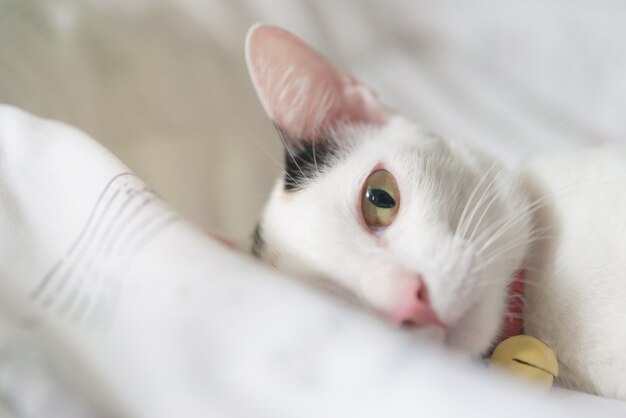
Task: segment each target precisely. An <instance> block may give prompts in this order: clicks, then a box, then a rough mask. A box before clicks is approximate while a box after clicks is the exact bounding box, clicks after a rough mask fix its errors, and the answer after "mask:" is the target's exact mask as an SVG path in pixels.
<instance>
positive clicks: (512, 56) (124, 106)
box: [0, 0, 626, 244]
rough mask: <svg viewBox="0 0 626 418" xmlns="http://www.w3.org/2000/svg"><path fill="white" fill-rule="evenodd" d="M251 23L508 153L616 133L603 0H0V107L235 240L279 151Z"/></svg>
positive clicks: (622, 127)
mask: <svg viewBox="0 0 626 418" xmlns="http://www.w3.org/2000/svg"><path fill="white" fill-rule="evenodd" d="M257 21H264V22H267V23H272V24H276V25H280V26H283V27H285V28H287V29H289V30H291V31H293V32H294V33H296V34H297V35H299V36H300V37H302V38H304V39H305V40H307V42H309V43H310V44H312V45H313V46H315V47H316V48H317V49H319V50H320V51H321V52H322V53H323V54H325V55H327V56H328V57H329V58H330V59H331V60H332V61H334V62H335V63H336V64H337V66H339V67H340V68H343V69H345V70H347V71H350V72H352V73H353V74H354V75H356V77H357V78H359V79H361V80H362V81H363V82H365V83H366V84H369V85H370V86H372V87H373V88H374V89H375V90H377V91H378V93H379V95H380V97H381V98H382V100H383V101H384V102H385V103H387V104H388V105H389V106H390V107H392V108H394V109H397V110H398V111H399V112H401V113H404V114H405V115H407V116H409V117H410V118H412V119H413V120H415V121H416V122H418V123H420V124H422V125H424V126H426V127H428V128H430V129H432V130H435V131H437V132H439V133H440V134H443V135H447V136H450V137H456V138H460V139H464V140H466V141H469V142H472V143H475V144H477V145H480V146H482V147H485V148H486V149H487V150H488V151H489V152H491V153H493V154H496V155H498V156H500V157H502V158H504V159H505V161H506V162H507V163H509V164H518V163H520V162H521V161H523V160H524V159H526V158H528V157H530V156H531V155H532V154H533V153H536V152H541V151H548V150H553V149H559V148H567V147H579V146H585V145H589V144H601V143H607V142H621V141H624V140H625V139H626V135H625V134H626V117H624V113H625V110H626V77H625V76H624V74H626V25H625V24H624V22H625V21H626V3H625V2H623V1H619V0H614V1H611V0H596V1H593V2H591V1H574V0H545V1H540V0H525V1H514V0H499V1H497V2H494V1H487V0H477V1H471V2H470V1H466V2H464V1H452V0H439V1H432V0H431V1H429V0H397V1H392V2H390V1H376V0H335V1H330V0H328V1H304V0H302V1H294V0H237V1H235V0H0V102H4V103H9V104H13V105H17V106H19V107H22V108H24V109H26V110H27V111H29V112H32V113H35V114H37V115H40V116H45V117H50V118H55V119H59V120H61V121H64V122H67V123H70V124H72V125H75V126H77V127H78V128H80V129H82V130H84V131H86V132H87V133H88V134H90V135H92V136H93V137H95V138H96V139H97V140H98V141H100V142H101V143H102V144H103V145H104V146H106V147H107V148H108V149H110V150H111V151H112V152H113V153H114V154H116V155H117V156H118V157H119V158H120V159H122V160H123V161H124V162H125V163H126V164H127V165H128V166H129V167H130V168H131V169H132V170H134V171H135V172H136V173H138V174H139V175H140V176H141V177H142V178H143V179H144V180H145V181H146V182H147V183H148V184H150V185H151V186H152V187H153V188H154V189H156V191H157V192H158V193H160V194H161V195H162V196H163V197H165V199H166V200H168V201H169V202H170V203H171V204H172V205H173V206H175V207H176V208H177V209H179V210H180V211H181V212H182V213H183V214H184V215H186V216H187V217H188V218H189V219H190V220H191V221H192V222H194V223H196V224H197V225H199V226H200V227H202V228H203V229H205V230H208V231H215V232H219V233H221V234H223V235H224V236H226V237H229V238H231V239H234V240H235V241H236V242H238V243H241V244H243V243H245V242H246V241H247V239H248V237H249V235H250V232H251V230H252V228H253V225H254V223H255V221H256V219H257V217H258V215H259V212H260V210H261V208H262V205H263V203H264V201H265V199H266V196H267V194H268V193H269V190H270V188H271V185H272V183H273V181H274V179H275V177H276V176H277V175H278V173H279V168H278V165H279V164H281V163H282V159H283V157H282V149H281V147H280V143H279V140H278V137H277V136H276V134H275V132H274V130H273V127H272V126H271V123H270V122H269V121H268V120H266V118H265V115H264V114H263V111H262V109H261V106H260V104H259V103H258V101H257V98H256V95H255V93H254V91H253V89H252V86H251V83H250V82H249V80H248V76H247V72H246V68H245V62H244V54H243V44H244V38H245V34H246V31H247V29H248V27H249V26H250V25H252V24H253V23H255V22H257ZM84 175H89V173H85V174H84Z"/></svg>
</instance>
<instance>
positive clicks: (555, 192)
mask: <svg viewBox="0 0 626 418" xmlns="http://www.w3.org/2000/svg"><path fill="white" fill-rule="evenodd" d="M524 175H525V177H526V179H527V183H528V187H529V189H530V190H532V192H533V194H534V196H533V197H534V198H536V199H542V201H543V202H544V203H545V206H542V207H540V208H539V210H538V211H537V220H536V223H537V227H541V228H545V227H548V228H549V229H550V230H551V231H550V233H549V234H548V238H547V239H544V240H540V241H537V244H536V248H535V250H534V251H533V252H532V258H531V260H530V262H531V265H532V267H533V269H532V270H529V272H528V281H529V283H530V284H531V285H529V286H528V287H527V291H526V297H527V303H528V307H527V309H526V315H527V319H526V322H525V326H526V332H527V333H528V334H530V335H535V336H537V337H539V338H541V339H542V340H544V341H546V342H547V343H548V344H549V345H550V346H551V347H552V348H553V349H554V350H555V352H556V353H557V355H558V358H559V362H560V369H561V372H560V382H561V384H563V385H565V386H568V387H572V388H576V389H580V390H584V391H587V392H592V393H596V394H599V395H603V396H608V397H613V398H620V399H625V400H626V357H625V356H624V353H625V352H626V150H621V149H613V148H600V149H593V150H585V151H579V152H572V153H566V154H560V155H554V156H545V157H542V158H539V159H537V160H535V161H533V162H531V163H530V164H528V166H527V167H526V168H525V170H524Z"/></svg>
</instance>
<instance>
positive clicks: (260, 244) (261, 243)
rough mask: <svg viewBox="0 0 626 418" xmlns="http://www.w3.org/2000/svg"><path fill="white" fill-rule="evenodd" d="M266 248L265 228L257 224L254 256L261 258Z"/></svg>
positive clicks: (254, 238) (253, 245)
mask: <svg viewBox="0 0 626 418" xmlns="http://www.w3.org/2000/svg"><path fill="white" fill-rule="evenodd" d="M264 248H265V240H264V239H263V228H261V224H260V223H259V224H257V225H256V228H254V233H253V234H252V255H253V256H255V257H256V258H261V254H262V253H263V249H264Z"/></svg>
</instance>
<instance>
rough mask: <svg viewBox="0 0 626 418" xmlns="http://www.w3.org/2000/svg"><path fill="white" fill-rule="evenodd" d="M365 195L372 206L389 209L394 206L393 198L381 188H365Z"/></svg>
mask: <svg viewBox="0 0 626 418" xmlns="http://www.w3.org/2000/svg"><path fill="white" fill-rule="evenodd" d="M365 197H367V200H369V201H370V202H371V203H372V204H373V205H374V206H377V207H379V208H382V209H391V208H393V207H395V206H396V201H395V200H393V197H391V195H390V194H389V193H387V192H386V191H384V190H381V189H367V191H366V192H365Z"/></svg>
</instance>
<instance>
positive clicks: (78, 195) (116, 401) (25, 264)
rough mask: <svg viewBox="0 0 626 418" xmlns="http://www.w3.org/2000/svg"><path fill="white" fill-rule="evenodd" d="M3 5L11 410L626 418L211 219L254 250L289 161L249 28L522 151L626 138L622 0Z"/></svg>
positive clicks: (1, 379) (506, 148)
mask: <svg viewBox="0 0 626 418" xmlns="http://www.w3.org/2000/svg"><path fill="white" fill-rule="evenodd" d="M566 3H567V4H566ZM3 7H4V9H3V13H4V16H5V20H4V23H5V24H3V25H2V27H1V28H0V32H1V33H0V35H2V36H1V37H0V39H2V41H0V63H2V64H0V65H1V66H2V68H3V71H2V75H0V101H1V102H3V103H7V104H8V105H3V106H1V107H0V232H1V235H2V239H1V240H0V289H1V291H0V322H1V323H2V327H1V328H0V329H1V330H2V331H1V332H0V394H1V395H2V396H0V415H1V414H4V415H6V416H28V417H31V416H32V417H39V416H40V417H69V416H72V417H73V416H76V417H83V416H85V417H100V416H102V417H105V416H106V417H108V416H129V417H130V416H132V417H150V418H155V417H156V418H158V417H172V416H180V417H196V416H198V417H200V416H202V417H206V416H271V417H279V416H281V417H282V416H284V417H293V416H298V417H300V416H302V417H307V416H311V417H319V416H346V415H348V414H350V415H357V416H364V417H368V416H372V417H377V416H420V415H426V416H461V415H463V416H474V415H476V416H502V414H505V413H506V414H507V415H510V416H529V415H530V414H532V415H533V416H544V415H545V416H559V415H564V414H568V415H570V416H589V414H597V415H600V414H601V415H602V416H624V414H625V413H626V406H625V405H624V404H623V403H622V402H619V401H612V400H607V399H601V398H597V397H594V396H591V395H585V394H581V393H577V392H573V391H565V390H559V389H556V390H554V391H552V392H550V393H549V394H547V395H546V394H541V393H537V392H535V391H534V390H532V388H527V387H524V386H523V385H520V384H518V383H517V382H514V381H510V380H509V379H508V378H507V377H505V376H498V375H494V374H493V373H490V372H488V371H487V370H486V369H485V367H484V366H483V365H480V364H474V363H471V362H468V361H467V360H466V359H463V358H460V357H458V356H456V355H454V354H452V353H446V352H443V351H441V350H439V349H434V348H432V347H429V346H425V345H423V344H422V343H420V342H419V341H415V339H413V338H411V336H410V335H409V334H407V333H404V332H402V331H401V330H396V329H392V328H390V327H388V326H387V325H386V324H384V323H383V322H382V321H380V320H378V319H377V318H374V317H371V316H370V315H368V314H366V313H363V312H360V311H359V310H356V309H354V307H352V306H350V305H348V304H346V303H345V302H343V301H342V300H340V299H335V298H333V297H331V296H329V295H327V294H324V293H321V292H319V291H317V290H315V289H311V288H308V287H307V286H304V285H302V284H300V283H298V282H296V281H294V280H292V279H290V278H286V277H283V276H282V275H280V274H279V273H277V272H275V271H272V270H270V269H268V268H266V267H265V266H262V265H260V264H259V263H257V262H256V261H255V260H253V259H251V258H250V257H248V256H247V255H245V254H242V253H240V252H238V251H233V250H231V249H228V248H226V247H224V246H223V245H222V244H220V243H219V242H217V241H215V240H213V239H212V238H210V237H209V236H208V235H207V234H206V233H205V232H206V231H215V232H219V233H220V234H222V235H225V236H228V237H229V238H231V239H233V240H234V241H235V242H237V243H238V245H240V246H241V247H244V246H245V244H246V240H247V237H248V236H249V233H250V231H251V229H252V225H253V224H254V222H255V219H256V216H257V215H258V212H259V210H260V207H261V205H262V203H263V201H264V198H265V195H266V194H267V192H268V191H269V187H270V185H271V182H272V180H273V178H274V177H275V176H276V174H277V173H278V171H279V169H278V167H277V164H278V163H277V162H276V161H280V158H281V155H280V151H281V150H280V146H279V143H278V141H277V140H276V138H275V134H274V133H273V132H272V127H271V125H270V123H269V122H268V121H266V120H265V118H264V116H263V114H262V111H261V108H260V106H259V105H258V103H257V101H256V99H255V97H254V93H253V91H252V87H251V85H250V84H249V83H248V81H247V79H246V77H247V76H246V74H245V68H244V65H243V54H242V47H241V45H242V44H243V37H244V35H245V31H246V29H247V27H248V26H249V24H251V23H252V22H254V21H258V20H263V21H267V22H271V23H275V24H279V25H282V26H285V27H287V28H288V29H291V30H293V31H294V32H296V33H298V34H299V35H301V36H302V37H304V38H306V39H308V40H310V42H311V43H312V44H313V45H315V46H316V47H317V48H318V49H320V50H321V51H324V53H325V54H327V55H328V56H330V57H331V58H332V59H333V60H334V61H335V62H337V63H338V64H339V65H340V66H342V67H344V68H347V69H349V70H350V71H352V72H354V73H355V74H356V75H357V76H358V77H359V78H360V79H362V80H366V81H367V82H368V83H369V84H371V85H373V86H374V87H375V88H376V89H377V90H378V91H379V92H380V94H381V97H382V99H383V101H385V102H386V103H389V104H390V105H391V106H392V107H394V108H397V109H400V110H402V111H403V112H404V113H406V114H408V115H409V116H411V117H412V118H413V119H415V120H417V121H419V122H420V123H422V124H424V125H426V126H427V127H429V128H431V129H433V130H436V131H437V132H440V133H442V134H444V135H448V136H454V137H459V138H463V139H465V140H467V141H470V142H473V143H475V144H477V145H479V146H482V147H484V148H486V149H487V150H489V151H490V152H492V153H494V154H496V155H498V156H500V157H501V158H503V159H504V160H505V161H506V162H507V163H508V164H511V165H515V164H518V163H519V162H520V161H522V160H523V159H525V158H527V157H529V156H531V155H532V154H534V153H537V152H543V151H547V150H555V149H560V148H566V147H580V146H588V145H593V144H601V143H620V142H621V141H624V138H623V137H624V135H623V134H624V132H625V131H626V126H624V124H625V123H626V122H624V119H623V118H622V113H621V109H624V108H625V105H626V103H625V102H626V84H624V82H623V81H622V80H621V74H623V71H624V70H625V69H626V68H625V67H626V60H625V59H624V57H626V50H625V49H626V46H624V45H623V43H622V42H620V39H624V36H625V35H626V33H624V32H626V29H625V28H624V27H623V25H622V24H621V16H623V15H624V12H626V8H625V7H624V6H622V5H621V4H620V3H619V2H610V1H604V2H595V3H594V4H590V3H589V4H587V3H571V2H565V1H557V2H540V1H532V2H525V3H524V4H521V3H518V2H512V1H503V2H498V3H497V4H494V3H493V2H487V1H479V2H475V3H472V5H471V6H470V5H469V4H466V3H460V2H453V1H442V2H437V3H432V2H426V1H424V2H422V1H418V2H409V1H404V2H395V3H393V4H392V5H384V6H383V5H382V3H379V2H375V1H373V0H372V1H364V2H356V1H342V2H335V3H332V4H331V3H330V2H329V3H316V4H313V3H311V2H304V1H303V2H287V1H284V2H280V1H277V2H274V1H272V2H270V1H255V2H253V1H242V2H217V1H210V2H199V1H193V0H186V1H183V2H178V3H174V2H167V1H157V0H154V1H142V2H136V3H132V5H130V4H127V2H123V1H121V0H120V1H112V2H106V3H104V2H97V1H92V2H75V3H73V2H63V3H59V4H56V3H54V2H49V3H46V2H36V1H28V2H22V1H7V2H5V4H4V5H3ZM34 115H37V116H34ZM46 118H53V119H55V120H59V121H62V122H53V121H49V120H47V119H46ZM75 127H78V128H79V129H80V130H78V129H76V128H75ZM83 132H86V133H83ZM92 138H96V139H97V140H98V141H96V140H94V139H92ZM114 155H115V156H114ZM121 161H124V162H121Z"/></svg>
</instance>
